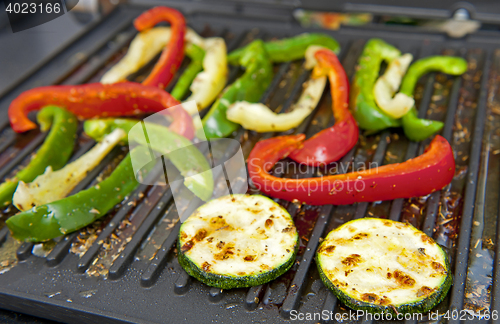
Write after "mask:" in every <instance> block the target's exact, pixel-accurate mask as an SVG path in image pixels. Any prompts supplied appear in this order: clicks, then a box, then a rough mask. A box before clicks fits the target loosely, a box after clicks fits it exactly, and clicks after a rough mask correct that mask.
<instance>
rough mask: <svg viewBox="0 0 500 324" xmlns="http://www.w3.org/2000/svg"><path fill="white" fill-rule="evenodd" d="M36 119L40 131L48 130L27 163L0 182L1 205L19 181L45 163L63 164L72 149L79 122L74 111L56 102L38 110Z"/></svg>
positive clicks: (33, 174) (29, 177)
mask: <svg viewBox="0 0 500 324" xmlns="http://www.w3.org/2000/svg"><path fill="white" fill-rule="evenodd" d="M37 121H38V123H39V124H40V128H41V130H42V132H46V131H48V130H49V129H50V132H49V134H48V135H47V137H46V138H45V141H44V142H43V144H42V146H41V147H40V149H39V150H38V151H37V153H36V155H35V156H34V157H33V159H31V161H30V162H29V164H28V165H27V166H26V167H25V168H23V169H22V170H21V171H19V172H18V173H17V174H16V175H15V176H14V177H13V178H11V179H8V180H6V181H5V182H4V183H2V184H1V185H0V206H5V205H8V204H10V203H11V202H12V195H13V194H14V192H15V191H16V188H17V185H18V183H19V181H24V182H31V181H33V180H34V179H35V178H36V177H37V176H39V175H40V174H42V173H44V172H45V169H46V168H47V167H48V166H52V169H53V170H58V169H60V168H62V167H63V166H64V165H65V164H66V162H67V161H68V159H69V157H70V156H71V153H72V152H73V146H74V142H75V137H76V128H77V126H78V119H77V118H76V117H75V115H73V114H72V113H70V112H69V111H67V110H65V109H62V108H59V107H56V106H47V107H45V108H43V109H42V110H41V111H40V112H39V113H38V115H37ZM51 126H52V128H51Z"/></svg>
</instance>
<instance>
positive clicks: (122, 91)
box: [9, 82, 194, 139]
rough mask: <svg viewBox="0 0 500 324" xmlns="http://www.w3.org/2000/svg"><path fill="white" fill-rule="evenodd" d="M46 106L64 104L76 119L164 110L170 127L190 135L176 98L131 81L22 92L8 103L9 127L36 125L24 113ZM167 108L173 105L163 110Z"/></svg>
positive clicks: (188, 122)
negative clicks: (170, 118)
mask: <svg viewBox="0 0 500 324" xmlns="http://www.w3.org/2000/svg"><path fill="white" fill-rule="evenodd" d="M47 105H58V106H61V107H65V108H66V110H68V111H70V112H72V113H74V114H75V115H76V116H78V118H80V119H89V118H93V117H115V116H132V115H138V114H140V113H155V112H159V111H162V110H165V109H166V110H165V113H166V114H168V115H170V116H171V117H172V119H173V122H172V124H171V125H170V129H171V130H172V131H174V132H175V133H177V134H180V135H183V136H184V137H186V138H188V139H192V138H193V137H194V126H193V121H192V119H191V116H190V115H189V114H188V113H187V112H186V111H185V110H184V109H183V108H182V107H181V106H178V105H179V102H178V101H177V100H175V99H174V98H173V97H172V96H171V95H170V94H169V93H168V92H166V91H164V90H163V89H159V88H156V87H148V86H144V85H141V84H138V83H134V82H120V83H115V84H101V83H90V84H83V85H77V86H74V85H67V86H49V87H40V88H35V89H32V90H28V91H25V92H23V93H22V94H21V95H20V96H19V97H17V98H16V99H14V100H13V101H12V102H11V104H10V106H9V119H10V124H11V126H12V129H13V130H14V131H16V132H18V133H22V132H25V131H28V130H30V129H34V128H36V124H35V123H33V122H32V121H31V120H29V119H28V113H29V112H30V111H35V110H39V109H40V108H42V107H44V106H47ZM174 106H177V107H174ZM170 107H173V108H171V109H167V108H170Z"/></svg>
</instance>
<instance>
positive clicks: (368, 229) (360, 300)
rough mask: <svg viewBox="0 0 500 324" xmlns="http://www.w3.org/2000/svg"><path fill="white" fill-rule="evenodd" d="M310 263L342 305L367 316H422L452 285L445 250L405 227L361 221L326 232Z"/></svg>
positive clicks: (382, 222) (383, 221)
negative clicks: (315, 266)
mask: <svg viewBox="0 0 500 324" xmlns="http://www.w3.org/2000/svg"><path fill="white" fill-rule="evenodd" d="M316 263H317V266H318V270H319V272H320V276H321V279H322V280H323V282H324V283H325V285H326V286H327V287H328V288H330V289H331V290H332V291H333V293H334V294H335V295H336V296H337V297H338V298H339V299H340V300H341V301H342V302H343V303H344V304H346V305H347V306H349V307H351V308H353V309H356V310H364V311H368V312H371V313H390V314H392V315H396V314H397V313H403V314H405V313H423V312H427V311H429V310H430V309H432V308H433V307H434V306H435V305H437V304H438V303H439V302H441V301H442V300H443V298H444V297H445V296H446V294H447V292H448V290H449V289H450V286H451V283H452V275H451V271H450V263H449V260H448V256H447V254H446V252H445V251H444V250H443V249H442V248H441V246H440V245H439V244H437V243H436V242H434V240H433V239H432V238H430V237H429V236H427V235H426V234H424V233H423V232H421V231H419V230H418V229H416V228H415V227H413V226H411V225H410V224H407V223H400V222H395V221H391V220H387V219H379V218H361V219H358V220H353V221H350V222H347V223H345V224H344V225H342V226H340V227H338V228H336V229H335V230H333V231H331V232H330V233H329V234H328V235H327V237H326V238H325V240H323V242H322V243H321V244H320V246H319V248H318V251H317V254H316Z"/></svg>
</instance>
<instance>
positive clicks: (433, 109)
mask: <svg viewBox="0 0 500 324" xmlns="http://www.w3.org/2000/svg"><path fill="white" fill-rule="evenodd" d="M218 3H219V2H214V3H213V4H212V9H210V10H208V9H206V10H205V9H204V8H205V7H207V6H208V5H207V3H201V2H199V3H198V2H196V3H194V2H185V3H182V4H181V3H175V4H177V5H178V6H179V8H180V9H181V10H182V9H184V13H185V14H186V18H187V20H188V25H189V26H190V27H192V28H193V29H195V30H196V31H197V32H198V33H199V34H200V35H201V36H203V37H209V36H220V37H223V38H224V39H225V40H226V44H227V47H228V51H231V50H233V49H235V48H238V47H241V46H243V45H245V44H247V43H249V42H250V41H251V40H253V39H256V38H262V39H264V40H269V39H273V38H282V37H286V36H292V35H295V34H298V33H301V32H304V31H313V30H315V31H317V29H308V28H304V27H302V26H300V25H299V24H297V23H296V22H295V21H293V20H290V19H286V18H284V15H278V16H276V17H277V18H276V19H269V18H270V17H272V15H273V11H272V10H271V11H270V12H269V11H266V12H265V13H263V14H262V16H261V17H260V19H257V18H256V17H255V16H256V15H255V14H253V12H252V10H254V9H252V8H257V7H255V6H253V7H252V6H250V7H248V8H247V7H244V6H243V5H242V4H238V3H236V4H234V3H231V6H232V5H233V4H234V5H235V6H236V8H237V10H239V11H240V12H246V13H249V12H250V14H249V15H245V14H242V15H241V16H238V15H232V16H231V15H227V14H223V13H225V12H227V11H228V10H230V9H231V10H233V9H232V8H227V7H226V8H225V9H224V8H223V7H222V6H221V7H220V8H221V12H222V13H221V14H220V15H216V14H215V12H216V10H217V8H218V7H217V5H216V4H218ZM155 4H165V5H169V4H170V3H168V2H156V3H155ZM219 4H220V3H219ZM150 5H151V4H149V5H147V6H146V5H137V4H125V5H120V6H118V7H117V8H116V9H114V10H113V11H112V12H111V13H109V14H108V15H106V16H104V17H103V18H101V19H99V20H97V21H96V22H92V23H90V24H89V25H88V26H87V27H85V28H84V30H83V31H82V32H80V34H79V35H77V36H76V37H75V38H74V39H72V40H71V41H70V42H69V43H67V44H66V45H64V46H63V47H61V48H60V50H58V51H56V52H55V53H53V54H52V55H51V57H49V58H48V59H46V60H45V61H44V62H42V63H41V64H39V65H38V66H36V67H34V68H32V70H31V71H30V72H29V73H28V74H26V75H25V76H23V78H21V79H20V80H18V81H17V82H15V83H14V84H12V85H11V86H10V87H7V88H6V89H5V90H4V91H3V92H2V93H1V94H0V129H1V132H0V177H2V178H9V177H10V176H11V175H12V174H13V172H14V171H15V170H16V169H17V168H19V167H20V166H22V165H26V163H27V162H28V161H29V159H30V157H31V156H32V154H33V152H35V151H36V150H37V148H38V147H39V146H40V145H41V143H42V142H43V139H44V134H42V133H40V132H39V131H38V130H34V131H30V132H29V133H26V134H22V135H18V134H15V133H14V132H13V131H12V130H11V129H10V126H9V124H8V118H7V108H8V105H9V103H10V102H11V101H12V100H13V99H14V98H15V97H16V96H18V95H19V94H20V93H21V92H23V91H25V90H27V89H31V88H33V87H36V86H40V85H50V84H81V83H88V82H98V81H99V79H100V77H101V76H102V75H103V74H104V72H106V71H107V70H108V69H109V68H110V67H111V66H113V65H114V64H116V63H117V62H118V61H119V60H120V58H121V57H123V55H124V54H125V53H126V51H127V49H128V45H129V43H130V41H131V40H132V39H133V37H134V36H135V35H136V34H137V31H136V30H135V29H134V27H133V25H132V21H133V19H134V18H135V17H137V16H138V15H139V14H140V13H142V12H143V11H144V10H146V9H147V8H149V7H150ZM282 6H283V7H284V8H292V7H293V3H291V2H290V3H288V2H284V3H283V5H282ZM238 8H239V9H238ZM271 9H272V8H271ZM281 12H283V11H281ZM285 12H288V11H287V10H285ZM429 12H431V11H429ZM290 14H291V13H290V12H289V13H288V15H290ZM431 16H432V15H431ZM324 32H326V33H329V34H331V35H332V36H333V37H335V38H336V39H337V40H338V41H339V42H340V44H341V47H342V52H341V54H340V59H341V62H342V64H343V66H344V68H345V69H346V72H347V74H348V76H349V77H352V76H353V73H354V70H355V65H356V63H357V60H358V57H359V55H360V54H361V51H362V49H363V46H364V44H365V42H366V41H367V40H368V39H369V38H371V37H381V38H383V39H384V40H386V41H388V42H389V43H391V44H393V45H395V46H396V47H398V48H399V49H400V50H401V51H402V52H409V53H412V54H413V55H414V57H415V58H416V59H417V58H421V57H426V56H429V55H436V54H447V55H458V56H462V57H464V58H465V59H467V61H468V63H469V69H468V71H467V73H466V74H464V75H463V76H461V77H450V76H446V75H443V74H440V73H432V74H429V75H428V76H425V77H424V78H423V79H422V80H420V83H419V85H418V88H417V91H416V104H417V107H418V108H419V116H420V117H429V118H432V119H436V120H441V121H443V122H444V123H445V126H444V129H443V131H442V135H443V136H444V137H445V138H446V139H447V140H448V141H449V142H450V144H451V145H452V147H453V150H454V152H455V155H456V163H457V173H456V176H455V178H454V180H453V181H452V183H451V184H450V185H448V186H446V187H445V188H444V189H443V190H441V191H440V192H435V193H433V194H431V195H429V196H426V197H416V198H412V199H398V200H394V201H383V202H377V203H359V204H354V205H348V206H322V207H315V206H307V205H298V204H295V203H290V202H287V201H281V200H277V201H278V202H279V203H280V204H281V205H283V206H284V207H285V208H286V209H287V210H288V211H289V212H290V214H291V215H292V216H293V218H294V220H295V223H296V225H297V228H298V230H299V235H300V242H301V246H300V250H299V254H298V256H297V262H296V264H295V265H294V266H293V267H292V269H290V270H289V271H288V272H287V273H286V274H285V275H283V276H281V277H280V278H278V279H276V280H274V281H273V282H270V283H268V284H265V285H263V286H258V287H252V288H249V289H233V290H230V291H222V290H220V289H217V288H210V287H207V286H205V285H203V284H201V283H199V282H198V281H196V280H194V279H192V278H190V277H189V276H188V275H187V274H186V273H185V272H184V270H183V269H182V268H181V267H180V266H179V264H178V262H177V258H176V250H175V242H176V236H177V233H178V230H179V225H180V224H179V223H177V218H178V214H177V210H176V209H175V206H174V204H173V201H172V195H171V191H170V188H169V187H168V186H146V185H140V186H139V187H138V188H137V190H135V192H134V193H133V194H131V195H130V196H129V197H128V198H127V199H125V200H124V201H123V202H122V204H121V205H120V206H117V207H116V208H115V209H114V210H113V211H112V212H110V213H109V214H108V215H107V216H105V217H103V218H102V219H101V220H99V221H97V222H95V223H94V224H92V225H91V226H89V227H87V228H85V229H83V230H81V231H79V232H75V233H73V234H70V235H68V236H66V237H64V238H61V239H60V240H58V241H57V242H51V243H44V244H36V245H33V244H31V243H23V244H21V243H18V242H15V241H14V240H13V239H12V238H11V237H10V235H9V232H8V229H7V228H6V227H5V226H4V222H5V220H6V219H7V218H8V217H9V216H10V215H12V214H14V213H15V208H13V207H9V208H7V209H5V210H4V211H3V215H2V217H1V218H0V226H2V228H1V229H0V242H2V245H1V247H0V272H1V273H2V274H1V275H0V305H2V306H1V307H2V308H5V309H8V310H12V311H17V312H22V313H27V314H31V315H35V316H37V317H42V318H46V319H50V320H56V321H63V322H71V323H89V322H98V323H116V322H120V323H121V322H138V323H170V322H180V321H187V322H190V323H194V322H199V323H202V322H211V321H214V322H242V323H246V322H248V323H256V322H264V321H266V322H273V323H279V322H286V320H287V318H288V317H289V315H290V311H291V310H292V309H296V310H298V311H299V312H322V311H323V310H326V311H333V312H334V313H345V312H348V308H346V307H345V306H344V305H342V303H340V302H338V301H337V299H336V298H335V297H334V295H333V294H332V293H331V292H330V291H328V290H327V289H326V288H325V287H324V285H323V283H322V282H321V280H320V279H319V276H318V272H317V270H316V265H315V262H314V260H313V259H314V253H315V251H316V247H317V246H318V243H319V242H320V240H321V239H322V238H323V237H324V236H325V235H326V234H327V233H328V232H329V231H330V230H332V229H334V228H336V227H337V226H339V225H340V224H342V223H344V222H346V221H349V220H351V219H356V218H361V217H382V218H390V219H393V220H400V221H407V222H410V223H411V224H413V225H414V226H416V227H418V228H420V229H421V230H423V231H424V232H425V233H427V234H428V235H431V236H432V237H433V238H434V239H435V240H436V241H437V242H438V243H440V244H442V245H443V246H444V247H445V248H446V249H447V250H448V252H449V253H450V256H451V259H452V268H453V272H454V285H453V286H452V288H451V290H450V293H449V294H448V296H447V298H446V299H445V300H444V301H443V302H442V303H441V304H440V305H439V306H437V308H436V309H435V310H439V311H440V313H442V314H444V312H446V311H447V310H458V311H460V310H463V309H466V310H468V311H469V312H471V313H476V312H484V310H486V309H488V310H489V311H490V312H493V311H497V312H498V311H500V265H499V263H500V258H499V255H500V254H499V253H500V252H499V246H500V245H499V244H498V240H499V234H498V233H500V221H499V220H498V214H499V200H500V182H499V176H500V155H499V153H500V127H499V126H500V90H499V85H500V38H499V37H498V32H496V31H483V30H480V31H477V32H475V33H474V34H472V35H469V36H465V37H464V38H461V39H452V38H449V37H448V36H446V35H445V34H443V33H440V32H432V31H424V30H422V29H421V28H419V27H416V26H413V27H412V26H404V27H401V26H389V25H378V24H373V23H372V24H369V25H365V26H357V27H348V26H347V27H342V28H340V29H339V30H338V31H328V30H324ZM187 63H188V59H187V58H186V59H185V62H184V63H183V65H182V67H181V69H180V71H179V72H178V73H177V76H178V75H180V74H181V73H182V70H183V69H184V68H185V67H186V66H187ZM151 67H152V64H149V65H148V66H146V67H144V68H143V69H141V71H139V72H138V73H136V74H134V75H133V76H131V78H130V80H133V81H138V82H140V81H141V80H142V79H143V78H144V77H145V76H146V75H147V74H148V73H149V71H150V69H151ZM241 73H242V70H241V69H239V68H236V67H231V69H230V75H229V81H228V83H231V82H232V81H234V80H235V79H236V78H237V77H238V76H239V75H240V74H241ZM308 76H309V72H308V71H306V70H304V68H303V67H302V62H301V61H295V62H290V63H283V64H279V65H275V75H274V79H273V81H272V84H271V86H270V87H269V88H268V90H267V92H266V93H265V95H264V96H263V98H262V99H261V102H263V103H265V104H267V105H269V106H270V107H271V108H272V109H273V110H275V111H277V112H286V111H288V110H289V109H290V107H291V104H292V103H293V102H294V101H295V100H296V99H297V98H298V96H299V95H300V92H301V89H302V83H303V82H304V81H305V80H307V78H308ZM172 83H173V84H174V83H175V80H174V82H172ZM167 90H169V89H167ZM333 123H334V120H333V116H332V112H331V98H330V93H329V91H325V93H324V95H323V98H322V99H321V101H320V104H319V105H318V107H317V108H316V109H315V111H314V112H313V113H312V114H311V115H310V116H309V117H308V118H307V119H306V120H305V121H304V122H303V123H302V124H301V125H300V126H299V127H298V128H297V129H294V130H293V131H289V132H286V134H290V133H305V134H306V135H307V136H308V137H309V136H312V135H313V134H315V133H317V132H318V131H320V130H321V129H324V128H326V127H330V126H331V125H333ZM281 134H284V133H281ZM274 135H278V134H274V133H265V134H258V133H255V132H251V131H245V130H243V129H240V130H238V131H237V132H236V133H235V134H233V138H235V139H237V140H238V141H239V142H240V143H241V146H242V149H243V153H244V155H245V157H248V155H249V153H250V151H251V149H252V147H253V146H254V145H255V143H256V142H257V141H259V140H261V139H265V138H269V137H271V136H274ZM428 143H429V141H428V140H427V141H424V142H421V143H414V142H410V141H408V140H407V139H406V138H405V136H404V134H403V133H402V132H400V131H399V130H390V131H384V132H382V133H380V134H378V135H372V136H361V137H360V140H359V142H358V144H357V145H356V147H355V148H353V149H352V150H351V152H349V153H348V154H347V156H345V157H344V158H343V159H342V161H341V163H342V164H343V165H346V166H348V169H346V170H347V171H351V170H352V169H353V168H356V167H360V166H364V165H365V164H368V163H376V164H378V165H384V164H391V163H397V162H402V161H404V160H407V159H410V158H412V157H415V156H417V155H419V154H422V153H423V150H424V149H425V147H426V145H428ZM93 144H94V142H93V141H92V140H91V139H90V138H88V137H86V136H85V135H84V134H83V133H82V132H81V131H80V136H79V139H78V141H77V144H76V148H75V151H74V152H75V153H74V156H73V157H72V159H76V158H77V157H78V156H80V155H82V154H83V153H85V152H86V151H87V150H88V149H90V148H91V147H92V146H93ZM125 154H126V149H125V148H115V149H114V150H113V151H112V152H111V153H110V154H109V156H108V157H107V158H105V159H104V160H103V161H102V162H101V163H100V165H99V166H98V167H97V168H96V169H95V170H93V171H92V172H91V173H90V174H89V175H88V176H87V177H86V179H85V180H84V181H82V183H80V184H79V185H78V187H77V188H75V190H74V191H75V192H77V191H79V190H82V189H84V188H86V187H88V186H92V185H94V184H95V183H96V182H97V181H98V180H97V179H101V178H103V177H105V176H106V175H108V174H109V173H110V172H111V171H112V170H113V168H114V166H116V165H117V164H118V163H119V161H120V160H121V159H122V158H123V157H124V156H125ZM227 154H228V156H229V155H231V152H228V153H227ZM282 163H289V164H293V163H294V162H292V161H291V160H284V161H283V162H282ZM299 168H300V172H297V173H296V174H295V173H292V172H291V173H287V174H279V176H283V177H289V178H297V177H299V176H300V177H317V176H321V175H322V174H334V173H338V172H340V171H342V170H344V169H343V168H341V167H338V168H334V167H330V168H326V169H325V168H323V169H318V168H310V167H308V168H306V167H304V166H302V167H299V166H297V169H299ZM288 169H291V170H293V169H294V168H288ZM344 171H345V170H344ZM299 173H300V174H299ZM408 185H414V184H408ZM250 192H252V193H257V191H256V190H254V189H253V188H252V186H250ZM459 314H463V313H460V312H459ZM477 320H478V321H479V318H477ZM429 321H430V319H428V318H426V317H425V316H424V318H423V320H422V321H420V322H422V323H424V322H425V323H427V322H429ZM441 321H443V322H449V323H458V322H460V321H459V320H458V319H457V320H453V319H452V320H449V321H447V320H445V319H441ZM312 322H314V323H315V322H318V320H315V321H312ZM346 322H348V323H350V322H349V321H344V323H346ZM362 322H363V323H371V322H370V321H367V320H365V321H362ZM416 322H417V321H405V323H416ZM481 322H491V323H497V322H496V321H494V320H492V319H490V320H489V321H487V320H485V319H483V320H481Z"/></svg>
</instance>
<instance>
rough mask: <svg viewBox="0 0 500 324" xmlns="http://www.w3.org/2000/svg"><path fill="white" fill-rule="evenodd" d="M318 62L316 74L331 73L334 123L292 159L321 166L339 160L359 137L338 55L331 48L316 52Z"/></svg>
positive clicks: (305, 144) (292, 156)
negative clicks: (350, 109)
mask: <svg viewBox="0 0 500 324" xmlns="http://www.w3.org/2000/svg"><path fill="white" fill-rule="evenodd" d="M314 56H315V57H316V60H317V61H318V64H317V65H316V66H315V67H314V70H313V72H312V73H313V77H321V76H324V75H328V79H329V80H330V89H331V93H332V97H333V98H332V99H333V105H332V110H333V116H334V118H335V124H334V125H333V126H332V127H330V128H327V129H325V130H322V131H321V132H319V133H317V134H316V135H314V136H313V137H311V138H310V139H308V140H307V141H305V142H304V143H303V147H302V148H301V149H299V150H295V151H293V152H292V153H291V154H290V158H292V159H293V160H295V161H297V162H300V163H303V164H307V165H311V166H319V165H322V164H328V163H331V162H334V161H337V160H339V159H340V158H341V157H343V156H344V155H345V154H346V153H347V152H349V150H350V149H351V148H353V147H354V145H356V142H357V141H358V136H359V130H358V125H357V124H356V120H355V119H354V117H353V116H352V115H351V113H350V112H349V80H348V79H347V75H346V74H345V71H344V68H343V67H342V65H341V64H340V62H339V60H338V58H337V56H336V55H335V54H334V53H333V52H332V51H330V50H327V49H324V50H319V51H317V52H316V54H315V55H314Z"/></svg>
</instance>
